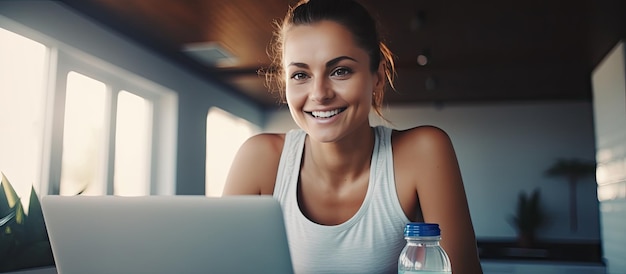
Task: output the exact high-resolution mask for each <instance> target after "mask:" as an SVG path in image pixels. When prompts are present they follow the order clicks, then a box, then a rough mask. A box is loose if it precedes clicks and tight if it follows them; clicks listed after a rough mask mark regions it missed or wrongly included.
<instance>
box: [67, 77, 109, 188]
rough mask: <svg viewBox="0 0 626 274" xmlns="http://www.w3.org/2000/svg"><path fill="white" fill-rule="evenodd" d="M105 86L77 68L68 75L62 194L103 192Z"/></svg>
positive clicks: (104, 184) (104, 183) (104, 185)
mask: <svg viewBox="0 0 626 274" xmlns="http://www.w3.org/2000/svg"><path fill="white" fill-rule="evenodd" d="M105 100H106V86H105V85H104V83H102V82H100V81H96V80H94V79H91V78H89V77H87V76H84V75H82V74H79V73H76V72H70V73H69V74H68V76H67V90H66V93H65V119H64V123H63V154H62V159H63V160H62V165H61V184H60V191H59V194H61V195H77V194H86V195H101V194H104V193H105V191H106V182H105V181H104V178H103V176H104V175H105V172H104V171H103V170H102V168H103V167H105V157H106V143H105V141H106V139H105V136H106V134H105V114H106V110H105Z"/></svg>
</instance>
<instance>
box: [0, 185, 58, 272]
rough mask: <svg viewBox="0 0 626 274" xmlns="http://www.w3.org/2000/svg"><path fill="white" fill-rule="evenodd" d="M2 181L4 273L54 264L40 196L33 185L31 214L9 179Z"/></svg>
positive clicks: (0, 253)
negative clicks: (25, 209)
mask: <svg viewBox="0 0 626 274" xmlns="http://www.w3.org/2000/svg"><path fill="white" fill-rule="evenodd" d="M1 175H2V176H1V181H0V273H4V272H10V271H16V270H23V269H28V268H35V267H42V266H51V265H54V258H53V256H52V249H51V248H50V242H49V240H48V233H47V231H46V226H45V224H44V219H43V213H42V211H41V205H40V204H39V198H37V194H36V193H35V190H34V189H33V188H31V192H30V200H29V201H30V204H29V208H28V214H26V213H25V211H24V207H23V206H22V202H21V199H20V197H18V196H17V194H16V192H15V190H14V189H13V186H11V184H10V183H9V180H7V178H6V177H5V176H4V174H1Z"/></svg>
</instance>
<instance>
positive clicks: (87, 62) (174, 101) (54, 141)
mask: <svg viewBox="0 0 626 274" xmlns="http://www.w3.org/2000/svg"><path fill="white" fill-rule="evenodd" d="M0 27H1V28H3V29H6V30H8V31H11V32H14V33H16V34H18V35H21V36H24V37H26V38H28V39H31V40H33V41H35V42H38V43H41V44H43V45H44V46H45V47H46V48H47V51H48V56H47V60H46V61H45V62H46V63H47V65H46V66H47V72H46V74H47V77H46V78H47V80H46V83H45V91H44V92H45V97H46V99H45V110H44V113H45V117H44V129H43V131H44V134H43V140H42V148H43V149H42V152H41V155H42V157H41V164H40V167H41V168H40V175H39V177H40V178H41V180H40V181H39V182H37V183H36V184H38V187H36V188H37V189H39V192H40V196H41V195H58V194H59V189H60V188H59V184H60V179H61V164H62V162H61V160H62V145H63V123H64V115H65V93H66V87H67V75H68V73H69V72H70V71H74V72H76V73H80V74H83V75H85V76H87V77H90V78H93V79H95V80H98V81H101V82H103V83H105V85H106V88H107V99H106V109H107V115H106V117H107V121H105V127H106V128H105V131H106V132H107V136H106V137H105V140H106V141H105V142H106V145H107V147H106V151H107V152H106V155H107V157H106V159H105V161H104V163H105V167H103V170H104V174H103V177H104V178H103V180H104V181H105V186H106V189H105V190H104V191H103V195H113V178H114V176H113V174H114V170H113V169H114V159H115V157H114V153H115V145H114V142H115V125H116V121H115V119H116V110H117V108H116V106H117V96H118V94H119V92H121V91H123V90H125V91H127V92H130V93H133V94H136V95H139V96H140V97H143V98H145V99H147V100H150V101H151V102H152V106H153V111H152V133H151V136H152V140H151V144H152V145H151V156H150V174H149V175H148V176H149V178H150V186H149V193H148V194H147V195H173V194H175V192H176V159H177V157H176V154H177V153H176V152H177V149H176V148H177V122H178V94H177V92H175V91H172V90H170V89H168V88H166V87H163V86H161V85H159V84H157V83H155V82H152V81H150V80H148V79H146V78H143V77H141V76H140V75H138V74H137V73H134V72H130V71H127V70H124V69H122V68H120V67H117V66H115V65H113V64H111V63H108V62H106V61H103V60H101V59H98V58H97V57H95V56H92V55H89V54H87V53H84V52H83V51H80V50H78V49H76V48H73V47H72V46H70V45H66V44H64V43H62V42H59V41H57V40H56V39H54V38H50V37H48V36H46V35H44V34H42V33H40V32H38V31H36V30H33V29H31V28H29V27H26V26H24V25H21V24H19V23H16V22H15V21H13V20H11V19H9V18H6V17H4V16H2V15H0Z"/></svg>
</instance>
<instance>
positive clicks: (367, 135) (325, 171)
mask: <svg viewBox="0 0 626 274" xmlns="http://www.w3.org/2000/svg"><path fill="white" fill-rule="evenodd" d="M373 149H374V131H373V129H372V128H371V127H370V126H369V125H368V126H367V128H365V127H363V128H361V129H359V130H356V131H355V132H352V133H351V134H349V135H348V136H346V138H343V139H342V140H340V141H338V142H333V143H320V142H316V141H315V140H312V139H311V138H309V137H307V139H306V141H305V151H304V161H303V167H302V170H303V172H307V173H309V174H312V173H314V174H315V175H316V176H315V177H317V178H319V180H321V181H323V182H327V183H330V184H335V185H340V184H344V183H350V182H354V181H356V180H357V178H361V177H362V176H363V173H364V172H368V174H369V167H370V163H371V158H372V151H373Z"/></svg>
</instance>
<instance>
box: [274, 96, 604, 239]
mask: <svg viewBox="0 0 626 274" xmlns="http://www.w3.org/2000/svg"><path fill="white" fill-rule="evenodd" d="M385 117H386V118H387V119H388V120H390V121H391V122H393V124H394V125H395V126H393V127H395V128H398V129H403V128H408V127H412V126H416V125H425V124H430V125H435V126H438V127H440V128H442V129H444V130H445V131H446V132H448V134H449V135H450V137H451V138H452V141H453V143H454V146H455V149H456V152H457V156H458V159H459V164H460V166H461V172H462V175H463V179H464V183H465V187H466V192H467V196H468V201H469V206H470V211H471V214H472V219H473V222H474V227H475V230H476V236H477V237H478V238H479V239H481V238H482V239H506V238H514V237H515V230H514V229H513V227H512V226H510V224H509V223H508V221H507V218H508V216H509V215H510V214H512V213H513V212H514V207H515V202H516V199H517V195H518V192H519V191H520V190H532V189H533V188H535V187H538V188H540V189H541V191H542V195H543V202H544V204H545V206H546V209H547V210H548V213H549V214H550V217H551V218H550V219H551V223H550V224H549V225H548V226H546V227H545V228H544V229H542V230H540V235H538V236H539V237H542V238H545V239H549V240H552V241H561V240H563V241H565V240H575V241H578V240H580V241H599V239H600V236H599V224H598V223H599V220H598V215H599V214H598V200H597V195H596V184H595V178H588V179H587V180H586V181H584V182H580V183H579V184H578V209H579V215H578V219H579V223H578V231H576V232H572V231H570V229H569V217H568V216H569V215H568V208H569V207H568V201H569V200H568V195H567V193H568V186H567V182H566V181H565V180H563V179H559V178H549V177H546V176H544V174H543V172H544V170H546V169H547V168H548V167H549V166H550V165H551V164H552V163H553V161H554V160H555V159H557V158H559V157H565V158H569V157H576V158H581V159H587V160H594V159H595V146H594V131H593V130H594V129H593V113H592V105H591V103H590V102H579V101H567V102H543V103H508V104H505V103H500V104H479V105H444V106H443V107H435V106H432V105H415V106H401V107H394V108H391V109H389V110H387V111H386V112H385ZM375 120H377V121H374V122H373V123H374V124H378V123H380V122H379V121H378V119H375ZM295 127H296V125H295V124H294V123H293V121H292V120H291V117H290V114H289V111H288V110H287V109H286V108H284V109H283V110H280V111H277V112H275V113H273V114H272V115H270V116H269V117H268V123H267V124H266V128H265V131H268V132H283V131H286V130H287V129H290V128H295Z"/></svg>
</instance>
